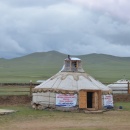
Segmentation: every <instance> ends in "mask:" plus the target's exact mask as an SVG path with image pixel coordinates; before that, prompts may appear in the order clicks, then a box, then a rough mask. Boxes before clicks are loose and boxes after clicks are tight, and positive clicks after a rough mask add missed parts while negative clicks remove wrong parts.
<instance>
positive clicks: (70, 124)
mask: <svg viewBox="0 0 130 130" xmlns="http://www.w3.org/2000/svg"><path fill="white" fill-rule="evenodd" d="M119 105H122V106H123V110H121V111H117V110H114V111H108V112H105V113H103V114H84V113H73V112H61V111H49V110H34V109H32V108H31V107H30V106H23V105H20V106H0V108H1V109H2V108H4V109H13V110H17V111H18V112H16V113H12V114H9V115H5V116H0V129H1V130H17V129H19V130H22V129H27V130H35V129H37V130H44V129H46V130H113V129H118V130H123V129H124V130H129V129H130V125H129V120H130V117H129V116H128V115H129V114H130V103H129V102H123V103H122V102H118V103H116V104H115V106H116V107H118V106H119Z"/></svg>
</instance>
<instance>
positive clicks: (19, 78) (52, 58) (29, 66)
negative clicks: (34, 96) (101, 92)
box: [0, 51, 130, 83]
mask: <svg viewBox="0 0 130 130" xmlns="http://www.w3.org/2000/svg"><path fill="white" fill-rule="evenodd" d="M66 57H67V55H65V54H61V53H58V52H54V51H51V52H46V53H33V54H30V55H27V56H23V57H19V58H14V59H8V60H7V59H0V82H5V83H6V82H17V83H25V82H26V83H28V82H29V81H30V80H32V81H33V82H36V81H37V80H41V79H42V80H44V79H45V80H46V79H48V78H49V77H51V76H53V75H54V74H56V73H57V72H58V71H59V70H61V68H62V66H63V63H64V59H65V58H66ZM76 57H77V56H76ZM78 57H79V58H80V59H81V60H82V64H83V68H84V70H85V72H87V73H89V74H90V75H92V76H93V77H95V78H96V79H97V80H100V81H101V82H110V83H111V82H114V81H117V80H118V79H122V78H124V76H123V75H125V77H126V78H127V79H130V69H129V65H130V58H129V57H128V58H125V57H124V58H123V57H122V58H121V57H114V56H109V55H101V54H100V55H98V54H91V55H83V56H78Z"/></svg>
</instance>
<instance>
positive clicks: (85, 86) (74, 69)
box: [32, 56, 113, 111]
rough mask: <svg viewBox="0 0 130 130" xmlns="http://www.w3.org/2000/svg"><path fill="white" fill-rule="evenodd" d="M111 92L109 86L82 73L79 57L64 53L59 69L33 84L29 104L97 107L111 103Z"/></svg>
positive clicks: (67, 107)
mask: <svg viewBox="0 0 130 130" xmlns="http://www.w3.org/2000/svg"><path fill="white" fill-rule="evenodd" d="M111 92H112V91H111V89H110V88H109V87H107V86H105V85H103V84H102V83H101V82H99V81H97V80H95V79H94V78H93V77H91V76H90V75H89V74H87V73H85V71H84V70H83V68H82V64H81V60H80V59H79V58H74V57H70V56H68V57H67V58H66V59H65V60H64V65H63V68H62V70H61V71H59V72H58V73H57V74H55V75H54V76H52V77H51V78H49V79H48V80H46V81H45V82H43V83H41V84H40V85H38V86H36V87H35V88H34V90H33V97H32V107H33V108H38V109H46V108H52V109H57V110H71V111H72V110H77V109H81V110H89V111H90V110H93V111H94V110H101V109H103V107H104V106H105V105H111V104H113V98H112V95H111ZM107 100H108V101H107ZM104 101H105V102H104ZM106 102H107V104H106ZM108 102H109V103H110V104H109V103H108ZM104 103H105V104H104Z"/></svg>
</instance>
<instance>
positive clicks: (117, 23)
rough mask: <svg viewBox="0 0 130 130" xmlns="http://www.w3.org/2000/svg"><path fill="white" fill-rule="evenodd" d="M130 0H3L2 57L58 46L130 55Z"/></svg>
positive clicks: (75, 50) (81, 52)
mask: <svg viewBox="0 0 130 130" xmlns="http://www.w3.org/2000/svg"><path fill="white" fill-rule="evenodd" d="M129 12H130V0H0V58H7V59H8V58H15V57H21V56H24V55H28V54H31V53H34V52H47V51H51V50H55V51H58V52H61V53H65V54H70V55H84V54H91V53H98V54H109V55H114V56H120V57H130V15H129Z"/></svg>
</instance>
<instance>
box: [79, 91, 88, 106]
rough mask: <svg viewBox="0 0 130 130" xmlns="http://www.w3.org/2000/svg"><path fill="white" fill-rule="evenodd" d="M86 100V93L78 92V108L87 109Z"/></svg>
mask: <svg viewBox="0 0 130 130" xmlns="http://www.w3.org/2000/svg"><path fill="white" fill-rule="evenodd" d="M85 95H86V96H85ZM86 98H87V93H86V91H79V108H87V99H86Z"/></svg>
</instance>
